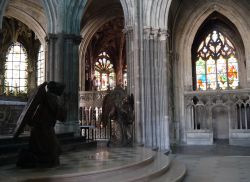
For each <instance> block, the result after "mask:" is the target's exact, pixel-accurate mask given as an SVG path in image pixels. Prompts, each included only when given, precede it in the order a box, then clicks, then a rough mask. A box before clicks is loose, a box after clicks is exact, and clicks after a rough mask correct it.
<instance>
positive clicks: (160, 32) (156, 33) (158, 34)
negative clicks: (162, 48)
mask: <svg viewBox="0 0 250 182" xmlns="http://www.w3.org/2000/svg"><path fill="white" fill-rule="evenodd" d="M143 32H144V36H145V38H147V39H151V40H152V39H157V38H158V39H159V40H160V41H165V40H167V38H168V37H169V33H168V31H167V30H166V29H161V28H153V27H144V29H143Z"/></svg>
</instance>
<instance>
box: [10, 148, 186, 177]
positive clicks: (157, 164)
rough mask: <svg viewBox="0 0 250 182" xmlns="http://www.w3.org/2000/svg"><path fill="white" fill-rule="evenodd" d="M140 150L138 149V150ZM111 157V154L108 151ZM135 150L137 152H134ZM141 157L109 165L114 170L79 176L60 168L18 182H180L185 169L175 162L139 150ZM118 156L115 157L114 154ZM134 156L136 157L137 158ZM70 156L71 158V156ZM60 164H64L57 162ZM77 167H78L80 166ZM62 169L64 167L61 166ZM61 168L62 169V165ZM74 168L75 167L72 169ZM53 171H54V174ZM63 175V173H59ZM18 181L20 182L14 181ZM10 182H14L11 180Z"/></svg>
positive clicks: (160, 155) (75, 172)
mask: <svg viewBox="0 0 250 182" xmlns="http://www.w3.org/2000/svg"><path fill="white" fill-rule="evenodd" d="M140 148H141V147H140ZM110 150H111V153H112V149H110ZM137 150H138V149H137ZM139 150H142V153H141V155H140V154H139V156H137V157H135V158H134V159H132V162H131V161H129V160H128V162H127V163H124V164H120V165H117V164H118V163H119V162H117V164H116V161H113V162H112V164H114V166H110V165H108V166H106V167H103V168H101V169H98V168H97V170H95V169H93V168H92V169H91V168H90V169H89V171H86V170H85V171H84V172H81V170H80V171H79V170H76V171H74V170H73V171H72V170H71V171H70V172H67V171H65V170H62V171H61V172H59V171H60V167H58V168H57V169H54V173H52V172H51V173H50V172H49V173H47V175H44V174H43V176H39V175H35V176H32V175H30V176H29V177H27V178H25V179H24V178H23V180H22V181H30V182H47V181H50V182H69V181H70V182H71V181H74V182H78V181H79V182H82V181H88V182H90V181H94V182H98V181H100V182H132V181H133V182H142V181H143V182H145V181H155V182H177V181H182V180H183V178H184V176H185V173H186V167H185V165H184V164H182V163H181V162H179V161H176V160H172V159H170V157H169V156H166V155H164V154H163V153H161V152H155V151H152V150H150V149H145V148H141V149H139ZM118 155H119V154H118ZM137 155H138V154H137ZM72 156H73V155H72ZM61 161H62V163H64V162H67V160H64V159H61ZM77 165H79V166H82V165H84V160H83V163H78V164H77ZM64 167H65V166H64ZM62 168H63V165H62ZM76 168H78V166H77V167H76ZM55 170H58V171H57V172H55ZM63 171H64V172H63ZM18 179H20V178H18ZM13 181H14V180H13Z"/></svg>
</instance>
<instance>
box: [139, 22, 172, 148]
mask: <svg viewBox="0 0 250 182" xmlns="http://www.w3.org/2000/svg"><path fill="white" fill-rule="evenodd" d="M143 41H144V42H143V64H142V65H140V66H141V68H140V69H143V73H142V74H143V75H140V77H141V78H142V79H143V80H142V82H143V85H142V88H141V89H143V90H144V95H143V96H142V98H141V100H142V101H144V104H143V105H142V107H143V108H141V110H140V112H142V113H143V115H144V130H143V132H144V133H145V134H144V135H143V136H145V138H144V145H145V146H148V147H152V148H154V149H160V150H167V151H168V150H169V124H168V97H167V95H168V93H167V84H168V83H167V58H166V56H167V55H166V52H167V50H166V44H167V41H166V31H162V30H160V29H153V28H151V27H146V28H144V37H143Z"/></svg>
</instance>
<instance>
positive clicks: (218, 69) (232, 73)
mask: <svg viewBox="0 0 250 182" xmlns="http://www.w3.org/2000/svg"><path fill="white" fill-rule="evenodd" d="M195 69H196V89H197V90H215V89H236V88H237V87H238V86H239V75H238V60H237V58H236V56H235V48H234V46H233V44H232V43H231V42H230V41H229V39H228V38H227V37H225V36H224V35H223V34H222V33H220V32H219V31H217V30H213V31H212V32H211V33H210V34H209V35H208V36H207V37H206V38H205V40H203V41H202V42H201V44H200V45H199V48H198V51H197V58H196V62H195Z"/></svg>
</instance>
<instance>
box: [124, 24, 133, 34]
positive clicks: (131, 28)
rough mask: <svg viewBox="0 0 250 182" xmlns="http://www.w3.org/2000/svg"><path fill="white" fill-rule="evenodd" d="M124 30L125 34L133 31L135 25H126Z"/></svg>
mask: <svg viewBox="0 0 250 182" xmlns="http://www.w3.org/2000/svg"><path fill="white" fill-rule="evenodd" d="M122 32H123V33H124V34H127V33H131V32H133V26H132V25H128V26H126V27H125V28H124V29H123V30H122Z"/></svg>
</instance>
